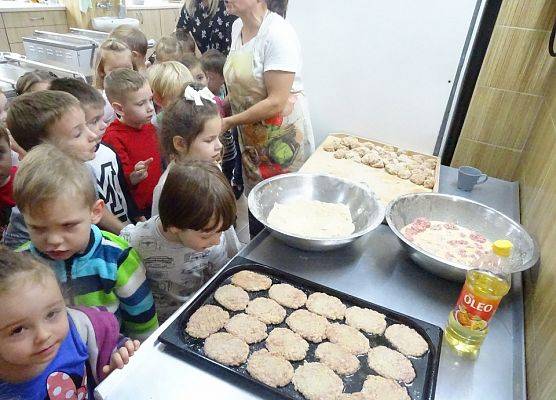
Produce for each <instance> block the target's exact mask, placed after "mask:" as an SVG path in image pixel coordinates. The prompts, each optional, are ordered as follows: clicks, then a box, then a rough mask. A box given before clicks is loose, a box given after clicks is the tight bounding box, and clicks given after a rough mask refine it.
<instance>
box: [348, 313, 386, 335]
mask: <svg viewBox="0 0 556 400" xmlns="http://www.w3.org/2000/svg"><path fill="white" fill-rule="evenodd" d="M346 324H348V325H349V326H353V327H354V328H356V329H359V330H362V331H364V332H367V333H372V334H373V335H382V334H383V333H384V330H385V329H386V317H385V316H384V315H383V314H381V313H379V312H376V311H374V310H371V309H369V308H360V307H356V306H355V307H350V308H348V309H347V310H346Z"/></svg>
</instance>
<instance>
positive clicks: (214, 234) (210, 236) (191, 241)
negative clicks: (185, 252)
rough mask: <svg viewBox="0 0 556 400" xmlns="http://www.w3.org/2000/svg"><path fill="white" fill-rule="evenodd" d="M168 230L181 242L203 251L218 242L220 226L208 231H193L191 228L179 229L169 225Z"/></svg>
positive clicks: (220, 234)
mask: <svg viewBox="0 0 556 400" xmlns="http://www.w3.org/2000/svg"><path fill="white" fill-rule="evenodd" d="M169 230H170V232H171V233H173V234H174V235H176V236H177V237H178V238H179V240H180V242H181V244H183V245H184V246H185V247H188V248H190V249H192V250H195V251H205V250H206V249H208V248H209V247H212V246H216V245H217V244H219V243H220V237H221V236H222V231H221V230H220V227H218V229H215V230H213V231H210V232H205V231H194V230H192V229H185V230H179V229H177V228H174V227H171V228H170V229H169Z"/></svg>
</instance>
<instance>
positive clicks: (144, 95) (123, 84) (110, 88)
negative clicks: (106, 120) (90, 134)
mask: <svg viewBox="0 0 556 400" xmlns="http://www.w3.org/2000/svg"><path fill="white" fill-rule="evenodd" d="M104 90H105V91H106V96H107V97H108V100H109V101H110V103H111V104H112V107H113V108H114V110H115V111H116V113H117V114H118V115H120V119H117V120H115V121H114V122H112V124H110V126H109V127H108V128H107V129H106V134H105V135H104V137H103V139H102V140H103V142H104V143H106V144H108V145H110V147H112V149H113V150H114V151H115V152H116V154H118V156H119V157H120V160H121V161H122V168H123V170H124V175H125V177H126V180H127V183H128V187H129V189H130V191H131V195H132V197H133V199H134V200H135V204H137V208H138V209H139V212H140V213H141V215H143V216H145V217H146V218H148V217H149V216H150V213H151V206H152V194H153V190H154V187H155V186H156V184H157V183H158V180H159V179H160V176H161V175H162V159H161V157H160V152H159V151H158V140H157V136H156V129H155V127H154V126H153V124H151V119H152V118H153V116H154V106H153V102H152V97H153V94H152V91H151V88H150V86H149V82H147V79H146V78H145V77H144V76H142V75H141V74H140V73H139V72H137V71H133V70H131V69H119V70H115V71H112V72H110V73H109V74H108V76H106V79H105V80H104Z"/></svg>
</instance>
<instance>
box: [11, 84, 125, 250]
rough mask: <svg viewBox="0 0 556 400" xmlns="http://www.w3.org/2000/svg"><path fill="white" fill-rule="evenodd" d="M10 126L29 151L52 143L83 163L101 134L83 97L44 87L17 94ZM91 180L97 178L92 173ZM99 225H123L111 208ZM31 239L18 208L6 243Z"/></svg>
mask: <svg viewBox="0 0 556 400" xmlns="http://www.w3.org/2000/svg"><path fill="white" fill-rule="evenodd" d="M6 125H7V127H8V129H9V130H10V132H11V134H12V136H13V138H14V139H15V141H16V142H17V143H18V144H19V145H20V146H21V147H22V148H23V150H25V151H29V150H31V149H32V148H33V147H35V146H37V145H39V144H41V143H43V142H49V143H53V144H54V145H56V146H58V147H59V148H60V149H62V150H63V151H65V152H67V153H68V154H71V155H72V156H74V157H76V158H77V159H79V160H80V161H82V162H86V161H90V160H92V159H93V158H94V157H95V151H96V147H97V144H98V141H99V137H98V136H97V135H96V134H95V133H94V132H92V131H91V130H90V129H89V128H88V127H87V124H86V121H85V113H84V112H83V109H82V108H81V105H80V104H79V100H77V99H76V98H75V97H73V96H72V95H71V94H69V93H64V92H58V91H53V90H43V91H40V92H36V93H28V94H24V95H21V96H19V97H17V98H16V99H14V101H12V103H11V105H10V108H9V110H8V116H7V118H6ZM90 179H91V180H93V179H94V177H93V174H92V172H91V178H90ZM99 225H100V226H102V227H103V228H104V229H106V230H109V231H110V232H114V233H119V232H120V231H121V230H122V228H123V224H122V223H121V222H120V221H119V220H118V219H117V218H116V217H115V216H114V215H112V213H110V211H108V209H104V210H103V215H102V219H101V221H100V223H99ZM28 240H29V234H28V233H27V228H26V227H25V222H24V221H23V217H22V216H21V213H20V212H19V209H18V207H14V208H13V210H12V214H11V216H10V223H9V225H8V228H7V230H6V232H5V234H4V237H3V241H4V244H5V245H7V246H8V247H11V248H16V247H18V246H20V245H22V244H23V243H25V242H27V241H28Z"/></svg>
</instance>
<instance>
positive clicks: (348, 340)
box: [326, 323, 370, 355]
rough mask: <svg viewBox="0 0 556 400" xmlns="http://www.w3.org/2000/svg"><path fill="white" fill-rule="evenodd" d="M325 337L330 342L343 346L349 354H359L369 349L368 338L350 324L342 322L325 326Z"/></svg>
mask: <svg viewBox="0 0 556 400" xmlns="http://www.w3.org/2000/svg"><path fill="white" fill-rule="evenodd" d="M326 337H327V338H328V340H330V341H331V342H332V343H337V344H339V345H340V346H342V347H344V348H345V349H346V350H347V351H349V352H350V353H351V354H355V355H359V354H364V353H366V352H367V351H369V348H370V345H369V339H367V338H366V337H365V335H363V334H362V333H361V332H359V331H358V330H357V329H355V328H354V327H352V326H349V325H344V324H338V323H334V324H330V326H329V327H328V328H326Z"/></svg>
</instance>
